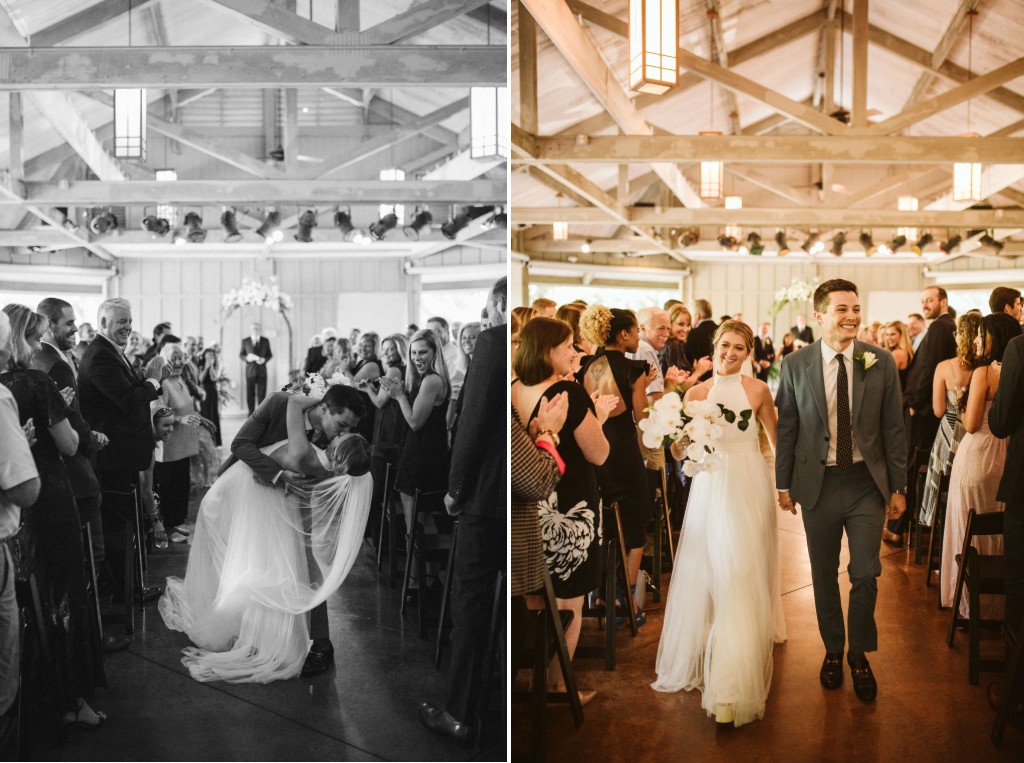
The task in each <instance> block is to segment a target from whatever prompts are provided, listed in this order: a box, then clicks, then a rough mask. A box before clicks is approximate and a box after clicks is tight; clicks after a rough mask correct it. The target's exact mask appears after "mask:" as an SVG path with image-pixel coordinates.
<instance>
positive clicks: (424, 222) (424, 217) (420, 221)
mask: <svg viewBox="0 0 1024 763" xmlns="http://www.w3.org/2000/svg"><path fill="white" fill-rule="evenodd" d="M433 221H434V216H433V215H432V214H430V212H428V211H427V210H425V209H424V210H422V211H420V210H417V211H416V213H415V215H414V216H413V218H412V222H411V223H410V224H409V225H406V226H405V227H404V228H402V232H403V233H404V234H405V237H406V238H407V239H409V240H410V241H419V240H420V234H421V233H423V231H424V230H427V229H429V228H430V223H432V222H433Z"/></svg>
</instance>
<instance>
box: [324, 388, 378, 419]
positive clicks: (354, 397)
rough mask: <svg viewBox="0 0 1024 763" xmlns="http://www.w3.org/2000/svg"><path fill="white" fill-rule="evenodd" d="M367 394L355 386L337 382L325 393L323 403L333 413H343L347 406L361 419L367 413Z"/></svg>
mask: <svg viewBox="0 0 1024 763" xmlns="http://www.w3.org/2000/svg"><path fill="white" fill-rule="evenodd" d="M366 399H367V398H366V395H365V393H363V392H360V391H359V390H357V389H356V388H355V387H349V386H346V385H344V384H335V385H334V386H333V387H328V389H327V392H325V393H324V399H323V404H324V405H326V406H327V409H328V410H329V411H330V412H331V413H335V414H337V413H341V411H342V410H343V409H345V408H347V409H348V410H350V411H352V413H354V414H355V415H356V416H358V417H359V418H360V419H361V418H363V416H364V415H366Z"/></svg>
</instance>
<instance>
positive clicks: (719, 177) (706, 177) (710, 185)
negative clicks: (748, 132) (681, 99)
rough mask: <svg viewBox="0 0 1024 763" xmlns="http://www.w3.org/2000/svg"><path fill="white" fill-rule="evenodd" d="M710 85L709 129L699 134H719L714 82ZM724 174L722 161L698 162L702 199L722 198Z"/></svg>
mask: <svg viewBox="0 0 1024 763" xmlns="http://www.w3.org/2000/svg"><path fill="white" fill-rule="evenodd" d="M709 84H710V85H711V98H710V99H709V101H708V105H709V110H710V112H711V129H710V130H705V131H704V132H701V133H700V134H701V135H721V134H722V133H720V132H718V131H717V130H716V129H715V83H714V82H711V83H709ZM724 176H725V163H724V162H701V163H700V197H701V198H702V199H720V198H722V181H723V178H724Z"/></svg>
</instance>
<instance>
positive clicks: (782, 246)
mask: <svg viewBox="0 0 1024 763" xmlns="http://www.w3.org/2000/svg"><path fill="white" fill-rule="evenodd" d="M775 243H776V244H778V245H779V257H785V256H786V255H787V254H789V251H790V250H789V241H787V240H786V231H784V230H780V231H779V232H778V233H776V234H775Z"/></svg>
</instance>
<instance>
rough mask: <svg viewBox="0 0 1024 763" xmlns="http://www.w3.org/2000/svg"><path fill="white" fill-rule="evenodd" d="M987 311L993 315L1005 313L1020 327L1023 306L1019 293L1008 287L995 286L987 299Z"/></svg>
mask: <svg viewBox="0 0 1024 763" xmlns="http://www.w3.org/2000/svg"><path fill="white" fill-rule="evenodd" d="M988 306H989V309H990V310H991V311H992V312H993V313H1006V314H1007V315H1009V316H1010V317H1011V318H1013V319H1014V320H1015V321H1017V325H1018V326H1019V325H1020V321H1021V317H1024V306H1022V305H1021V301H1020V292H1019V291H1018V290H1017V289H1011V288H1010V287H1009V286H997V287H996V288H994V289H993V290H992V294H991V295H990V296H989V298H988Z"/></svg>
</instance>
